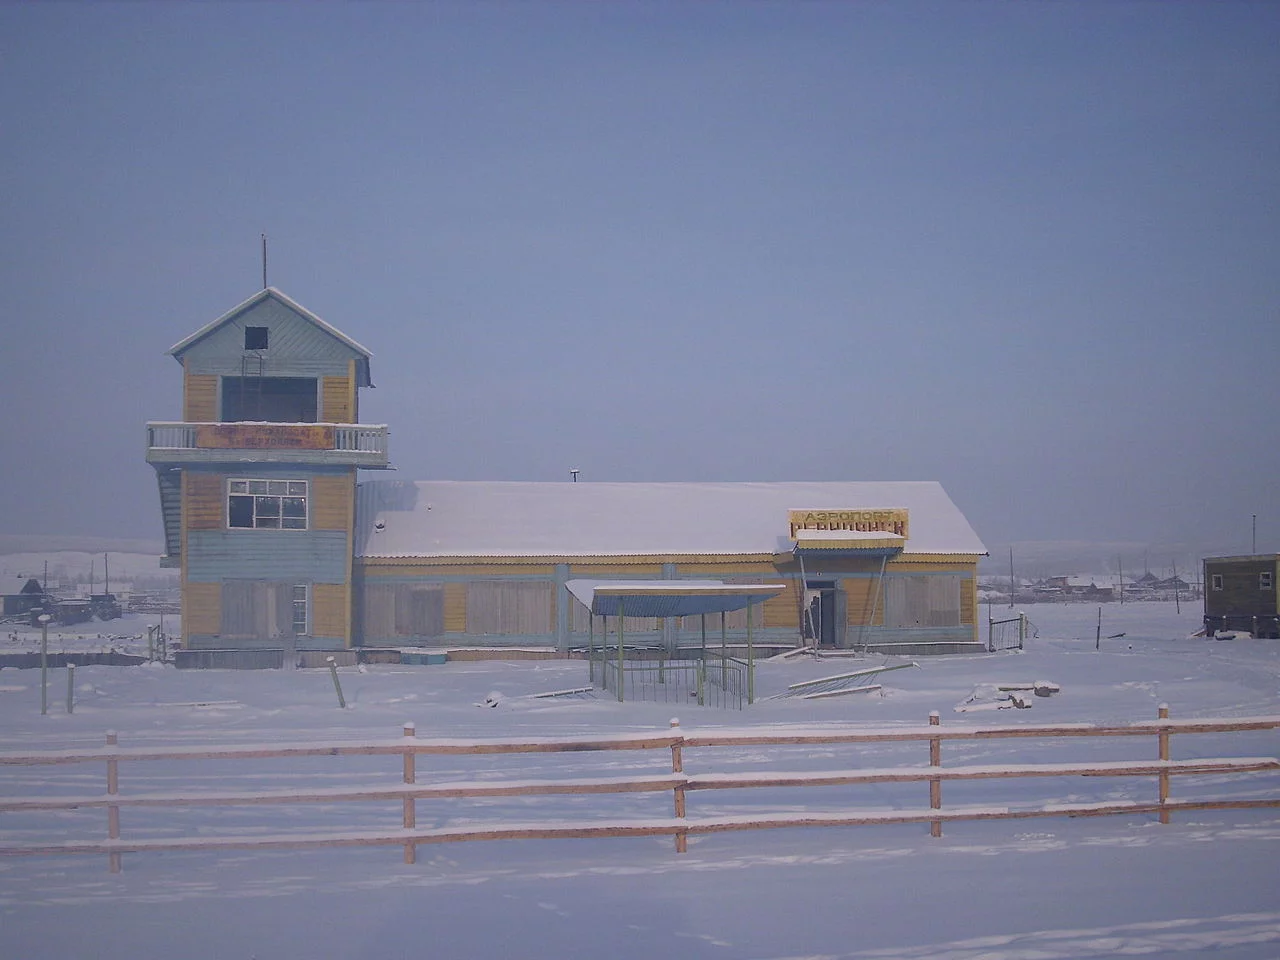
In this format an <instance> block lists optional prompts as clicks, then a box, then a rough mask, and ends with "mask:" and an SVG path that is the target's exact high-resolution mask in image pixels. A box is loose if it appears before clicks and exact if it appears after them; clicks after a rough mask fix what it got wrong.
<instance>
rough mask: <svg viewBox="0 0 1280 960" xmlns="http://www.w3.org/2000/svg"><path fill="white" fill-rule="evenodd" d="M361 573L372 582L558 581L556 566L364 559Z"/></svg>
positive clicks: (361, 560)
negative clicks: (453, 579)
mask: <svg viewBox="0 0 1280 960" xmlns="http://www.w3.org/2000/svg"><path fill="white" fill-rule="evenodd" d="M357 563H359V564H360V567H361V570H362V572H363V573H364V575H365V576H366V577H368V578H369V579H370V580H376V579H380V578H382V577H395V578H400V577H422V576H431V577H476V578H477V579H480V578H485V577H515V576H537V577H547V578H548V579H551V578H554V577H555V575H556V568H555V564H506V563H504V564H501V565H500V566H499V565H495V566H482V565H470V564H468V565H459V566H451V565H448V564H433V563H423V564H418V563H406V562H399V563H392V564H382V563H378V564H371V563H370V562H369V560H368V558H360V559H359V560H357Z"/></svg>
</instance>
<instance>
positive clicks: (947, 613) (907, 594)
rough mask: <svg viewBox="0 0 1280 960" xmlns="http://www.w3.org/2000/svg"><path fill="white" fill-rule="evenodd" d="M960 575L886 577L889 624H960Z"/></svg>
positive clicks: (887, 623) (886, 612) (939, 625)
mask: <svg viewBox="0 0 1280 960" xmlns="http://www.w3.org/2000/svg"><path fill="white" fill-rule="evenodd" d="M961 579H962V578H961V577H958V576H937V577H885V581H884V625H885V626H886V627H956V626H959V625H960V581H961Z"/></svg>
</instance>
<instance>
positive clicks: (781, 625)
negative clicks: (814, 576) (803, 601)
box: [764, 580, 800, 630]
mask: <svg viewBox="0 0 1280 960" xmlns="http://www.w3.org/2000/svg"><path fill="white" fill-rule="evenodd" d="M783 582H785V583H786V585H787V589H786V590H784V591H782V593H780V594H778V595H777V596H776V597H771V598H769V599H768V600H766V601H765V602H764V626H765V628H766V629H768V628H770V627H773V628H778V629H790V630H796V629H799V626H800V581H799V580H786V581H783Z"/></svg>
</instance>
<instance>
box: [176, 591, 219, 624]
mask: <svg viewBox="0 0 1280 960" xmlns="http://www.w3.org/2000/svg"><path fill="white" fill-rule="evenodd" d="M221 620H222V584H219V583H187V584H185V585H183V588H182V632H183V633H184V634H185V635H186V636H188V637H190V636H194V635H198V634H199V635H206V636H212V635H214V634H216V633H218V631H219V630H220V629H221Z"/></svg>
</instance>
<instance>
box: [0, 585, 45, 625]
mask: <svg viewBox="0 0 1280 960" xmlns="http://www.w3.org/2000/svg"><path fill="white" fill-rule="evenodd" d="M45 599H46V596H45V592H44V587H42V586H40V581H39V580H37V579H35V577H32V578H31V579H29V580H28V581H27V582H26V583H24V584H23V585H22V589H21V590H19V591H18V592H17V593H11V594H7V595H6V596H5V598H4V615H5V616H6V617H22V616H26V615H27V614H29V613H30V612H31V611H32V610H34V609H36V608H37V607H43V606H44V603H45Z"/></svg>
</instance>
